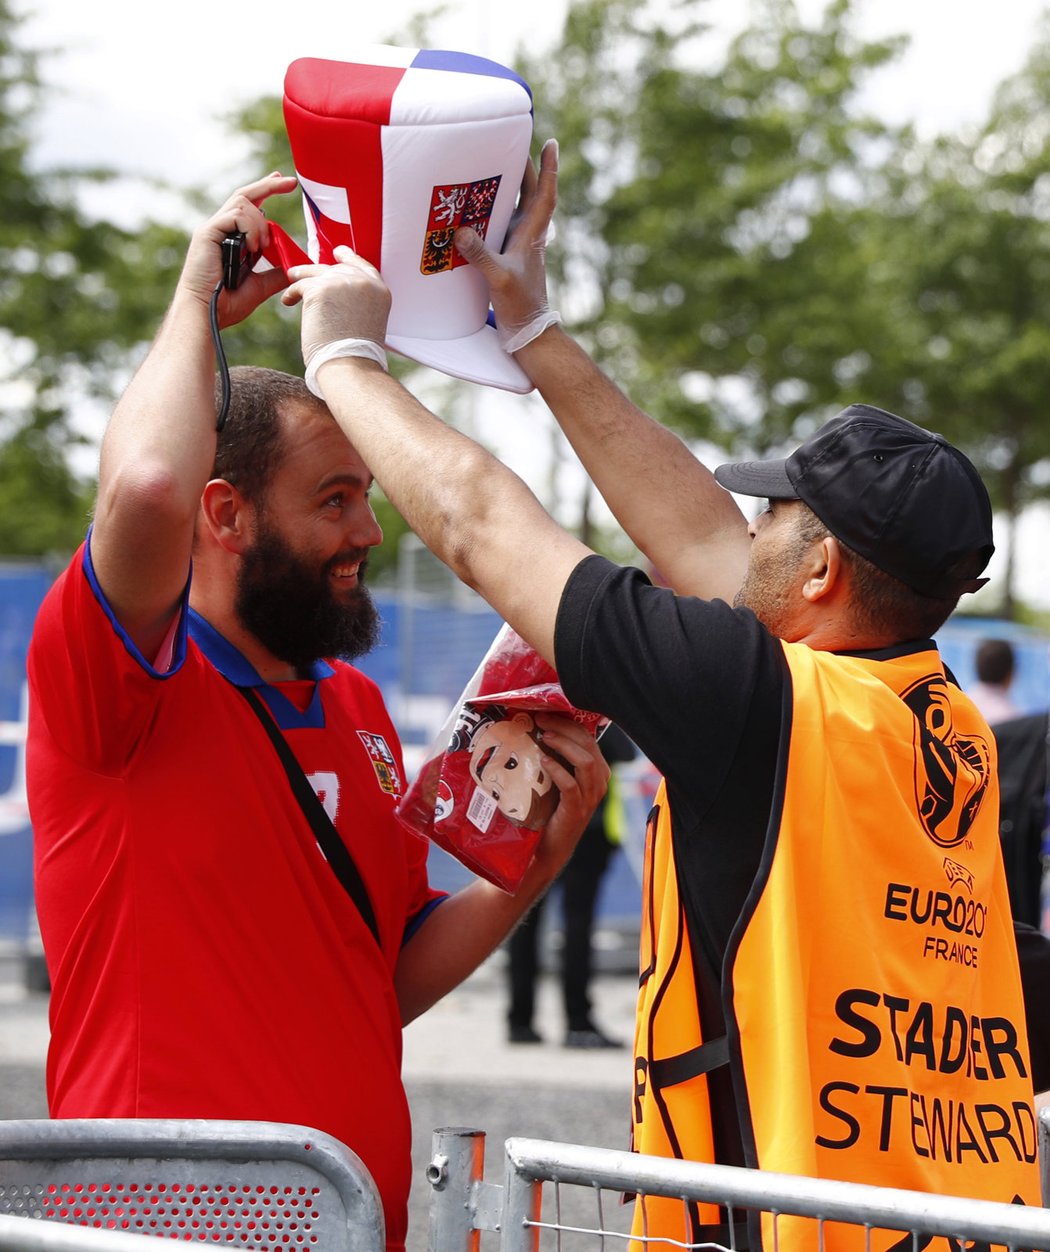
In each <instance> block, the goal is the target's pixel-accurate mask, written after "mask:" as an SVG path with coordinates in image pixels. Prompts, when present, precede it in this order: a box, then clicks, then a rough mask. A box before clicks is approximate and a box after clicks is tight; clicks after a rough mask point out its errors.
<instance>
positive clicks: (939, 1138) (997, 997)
mask: <svg viewBox="0 0 1050 1252" xmlns="http://www.w3.org/2000/svg"><path fill="white" fill-rule="evenodd" d="M783 649H784V653H785V656H786V659H787V664H788V671H789V674H790V699H789V701H788V704H787V708H788V710H789V711H788V712H786V713H785V718H786V720H787V725H786V731H785V733H786V735H787V749H788V750H787V753H786V759H785V757H784V754H783V752H782V760H781V764H780V767H779V770H780V774H779V777H778V780H777V787H776V789H775V797H776V798H775V800H774V812H773V813H772V815H771V820H770V825H769V830H768V832H767V837H766V844H765V849H764V853H763V858H762V864H761V866H760V868H759V870H758V873H757V875H756V877H755V880H754V882H753V884H752V889H751V892H750V894H749V896H748V902H747V905H746V906H745V908H744V910H743V912H742V914H741V917H740V918H739V919H738V921H737V924H736V927H735V929H734V932H733V936H732V938H731V940H730V944H729V951H728V952H727V954H726V958H725V962H724V967H723V971H722V1000H723V1006H724V1010H725V1018H726V1022H727V1027H728V1029H727V1037H726V1038H725V1039H718V1040H706V1041H705V1040H704V1038H703V1035H702V1031H701V1028H700V1021H699V1013H698V1009H697V1000H696V996H697V992H696V983H695V979H694V970H693V962H692V954H691V951H690V946H689V938H688V936H689V928H688V924H687V919H686V916H685V913H684V910H683V907H682V905H681V903H680V899H679V892H678V886H677V881H676V873H677V870H676V866H675V861H674V852H673V846H672V838H671V815H670V812H669V810H668V805H667V795H666V788H665V786H664V785H663V784H662V785H661V787H660V790H659V792H658V794H657V797H656V802H655V805H654V808H653V812H652V814H651V815H650V821H649V827H648V831H647V840H646V857H645V865H646V872H645V878H644V883H643V917H642V932H641V983H640V991H639V1001H638V1020H637V1029H636V1037H635V1056H636V1058H637V1059H636V1062H635V1066H636V1071H635V1079H636V1084H635V1100H634V1127H633V1146H634V1147H635V1149H636V1150H637V1151H639V1152H644V1153H653V1154H656V1155H662V1156H670V1157H679V1158H683V1159H687V1160H698V1161H713V1160H714V1155H713V1136H712V1129H711V1115H710V1108H709V1104H708V1092H707V1078H706V1076H705V1074H706V1072H708V1071H709V1070H710V1069H711V1068H712V1065H713V1064H718V1063H719V1061H720V1059H721V1057H720V1056H719V1051H720V1050H722V1051H723V1052H724V1053H727V1055H728V1060H729V1063H730V1064H731V1066H732V1067H733V1079H734V1089H735V1091H736V1099H737V1110H738V1115H739V1119H740V1128H741V1134H742V1137H743V1141H744V1149H745V1154H746V1156H747V1160H748V1163H749V1164H750V1165H752V1166H754V1167H756V1168H761V1169H764V1170H772V1171H777V1172H781V1173H788V1174H800V1175H805V1176H808V1177H813V1178H835V1179H842V1180H845V1181H854V1182H862V1183H874V1184H880V1185H883V1186H892V1187H903V1188H908V1189H912V1190H917V1191H928V1192H935V1193H940V1194H945V1195H958V1196H971V1197H975V1198H981V1199H992V1200H1000V1201H1008V1202H1009V1201H1015V1202H1021V1203H1024V1204H1030V1205H1038V1204H1039V1203H1040V1202H1041V1200H1040V1186H1039V1173H1038V1166H1037V1163H1036V1123H1035V1115H1034V1111H1033V1091H1032V1082H1031V1068H1030V1063H1029V1056H1028V1043H1027V1034H1026V1028H1025V1016H1024V1004H1023V1000H1022V996H1021V982H1020V973H1019V969H1018V963H1017V950H1016V943H1015V940H1014V935H1013V923H1012V918H1011V912H1010V905H1009V899H1008V895H1007V887H1006V879H1005V874H1004V871H1003V866H1002V856H1001V851H1000V845H999V835H998V785H997V781H996V761H995V745H994V740H993V737H992V735H991V733H990V731H989V730H988V727H987V725H986V723H985V722H984V721H983V719H982V718H981V716H980V714H979V713H978V712H977V711H976V709H975V708H974V706H973V704H972V703H971V702H970V701H969V700H968V699H967V698H966V697H965V696H963V695H962V694H961V692H959V691H958V689H957V688H955V687H954V686H953V685H952V684H951V683H950V682H949V681H948V680H947V679H946V678H945V674H944V670H943V667H942V664H941V661H940V657H939V656H938V654H937V652H936V650H934V649H929V650H923V651H918V652H911V653H909V654H905V655H901V656H898V657H895V658H893V659H890V660H872V659H869V658H864V657H850V656H842V655H835V654H832V653H827V652H817V651H814V650H813V649H811V648H808V647H806V646H805V645H801V644H784V645H783ZM709 1054H713V1055H709ZM642 1210H643V1205H642V1204H641V1203H639V1204H638V1206H636V1213H635V1223H634V1233H635V1235H639V1236H640V1235H642V1234H646V1235H648V1236H649V1237H654V1236H663V1237H666V1238H670V1239H675V1240H679V1241H681V1240H686V1241H688V1240H689V1239H692V1238H694V1237H695V1234H696V1229H697V1226H698V1224H703V1225H714V1224H716V1223H717V1222H718V1221H719V1212H718V1209H717V1207H715V1206H712V1205H700V1206H683V1204H682V1203H681V1202H680V1201H677V1200H675V1201H671V1200H662V1199H658V1198H657V1199H654V1198H648V1199H647V1200H646V1201H645V1204H644V1213H643V1211H642ZM771 1220H772V1219H770V1218H769V1217H768V1216H767V1217H764V1218H763V1221H762V1239H763V1242H764V1244H765V1246H766V1247H767V1248H770V1249H771V1248H773V1247H774V1241H773V1234H772V1231H773V1227H772V1224H771ZM832 1232H833V1233H832ZM814 1233H815V1232H814V1226H813V1223H812V1222H811V1221H809V1220H808V1219H801V1218H795V1219H787V1218H780V1219H779V1221H778V1225H777V1231H776V1246H777V1247H778V1248H779V1249H780V1250H781V1252H784V1250H785V1249H789V1250H790V1249H792V1248H794V1247H798V1248H803V1247H805V1248H809V1247H812V1246H813V1240H814ZM875 1233H876V1236H878V1235H879V1232H875ZM757 1234H758V1231H757V1230H755V1229H754V1227H753V1233H752V1247H754V1246H756V1244H755V1239H756V1236H757ZM824 1235H825V1245H826V1246H831V1247H832V1248H833V1249H835V1250H836V1252H838V1249H846V1248H849V1249H854V1248H857V1249H859V1248H863V1247H865V1246H866V1245H865V1243H864V1232H863V1230H858V1229H853V1228H846V1227H842V1226H835V1227H830V1226H829V1227H826V1228H825V1231H824ZM899 1239H900V1235H899V1234H891V1233H890V1232H881V1238H880V1237H876V1238H874V1239H873V1241H872V1243H871V1245H870V1246H872V1247H874V1248H889V1247H891V1246H893V1245H894V1244H895V1243H897V1242H898V1240H899Z"/></svg>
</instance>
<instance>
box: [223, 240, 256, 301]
mask: <svg viewBox="0 0 1050 1252" xmlns="http://www.w3.org/2000/svg"><path fill="white" fill-rule="evenodd" d="M254 263H255V258H254V257H250V256H249V254H248V238H247V236H246V235H245V233H244V231H242V230H238V231H235V232H234V233H233V234H232V235H227V236H226V238H225V239H224V240H223V241H222V285H223V286H224V287H225V288H226V290H227V291H234V290H236V289H237V288H238V287H239V286H240V285H241V283H242V282H243V281H244V279H245V278H246V277H247V276H248V274H250V273H251V268H252V265H253V264H254Z"/></svg>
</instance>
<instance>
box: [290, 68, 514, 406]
mask: <svg viewBox="0 0 1050 1252" xmlns="http://www.w3.org/2000/svg"><path fill="white" fill-rule="evenodd" d="M284 117H285V125H286V127H287V130H288V139H289V142H290V144H291V149H292V158H293V160H294V162H295V170H296V174H297V175H298V178H299V183H300V186H301V187H302V191H303V208H304V211H305V215H306V227H307V237H308V246H307V251H308V254H309V255H308V256H304V255H302V250H301V249H300V248H299V247H298V245H296V244H295V243H294V241H291V240H290V239H289V238H288V236H287V235H285V234H284V232H282V231H280V230H279V228H275V230H274V236H275V237H274V241H273V243H272V244H271V246H270V248H268V249H267V251H266V258H267V260H268V261H270V262H271V263H272V264H275V265H279V266H280V267H281V268H284V269H287V268H288V266H289V265H290V264H296V263H298V262H299V261H303V260H309V261H314V262H321V263H322V264H330V263H331V262H332V260H333V256H332V251H333V249H334V248H336V247H338V246H339V245H340V244H346V245H349V246H350V247H351V248H353V250H354V251H355V252H356V253H358V255H359V256H362V257H364V259H365V260H366V261H369V262H371V264H372V265H374V266H375V267H376V269H378V270H379V272H380V273H381V274H382V276H383V280H384V281H385V282H386V284H387V286H388V287H389V288H390V292H391V297H392V303H391V309H390V320H389V323H388V334H387V343H386V346H387V347H388V348H390V349H392V350H393V351H395V352H399V353H401V354H402V355H403V356H406V357H409V358H410V359H412V360H415V361H419V362H422V363H423V364H425V365H431V366H433V367H434V368H435V369H438V370H441V371H443V372H444V373H447V374H451V375H452V376H453V377H456V378H464V379H467V380H468V381H471V382H477V383H484V384H487V385H489V386H493V387H500V388H503V389H504V390H508V391H516V392H520V393H524V392H527V391H530V390H531V388H532V384H531V383H530V382H529V380H528V378H527V377H526V375H525V373H524V372H523V371H522V369H521V367H520V366H519V365H518V364H517V363H516V361H515V360H514V358H513V357H512V356H511V355H510V354H508V353H506V352H504V351H503V349H502V348H501V347H500V345H499V342H498V340H497V337H496V330H495V326H494V325H493V324H491V322H490V307H489V293H488V286H487V284H486V283H485V280H484V279H483V278H482V277H481V275H480V274H479V273H478V272H477V271H476V270H475V269H473V268H472V267H471V266H469V265H468V264H467V263H466V262H465V261H464V260H463V258H462V257H461V256H460V255H459V254H458V253H457V252H456V250H455V248H454V247H453V244H452V237H453V235H454V233H455V231H456V230H457V228H458V227H460V226H472V227H473V228H474V229H475V230H476V231H477V232H478V234H479V235H481V236H482V237H483V238H484V239H485V240H486V242H487V243H488V244H489V246H490V247H493V248H494V249H496V250H497V251H498V250H499V249H500V248H501V247H502V245H503V241H504V238H505V236H506V234H507V228H508V226H509V224H510V220H511V214H512V213H513V211H514V207H515V205H516V203H517V198H518V192H519V190H520V187H521V180H522V177H523V175H524V173H525V167H526V164H527V162H528V159H529V145H530V143H531V142H532V95H531V93H530V91H529V88H528V86H527V85H526V83H524V82H523V81H522V79H520V78H519V77H518V76H517V74H515V73H514V72H513V71H512V70H510V69H507V68H506V67H505V66H503V65H499V64H497V63H496V62H495V61H488V60H485V59H484V58H482V57H477V56H472V55H470V54H469V53H465V52H442V51H436V50H431V49H420V48H394V47H389V46H386V45H368V46H365V47H362V48H359V49H356V50H355V51H354V53H353V55H352V57H351V59H349V60H347V61H328V60H322V59H319V58H314V57H304V58H301V59H299V60H296V61H293V62H292V64H291V65H290V66H289V67H288V70H287V72H286V74H285V80H284Z"/></svg>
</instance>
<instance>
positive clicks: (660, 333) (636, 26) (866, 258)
mask: <svg viewBox="0 0 1050 1252" xmlns="http://www.w3.org/2000/svg"><path fill="white" fill-rule="evenodd" d="M854 8H855V6H854V5H853V3H852V2H851V0H834V2H833V3H830V4H829V5H828V6H827V8H826V10H825V12H824V14H823V16H822V17H821V18H820V19H819V20H818V21H817V22H815V23H809V24H807V23H805V22H802V21H800V19H799V17H798V14H797V11H796V9H795V7H794V5H793V3H791V0H758V2H757V3H756V4H754V5H753V6H752V11H751V20H750V23H749V25H748V26H747V28H746V29H744V30H743V31H742V32H741V33H740V34H739V35H737V37H736V38H735V39H733V40H732V41H731V42H729V44H728V46H727V47H726V48H725V49H724V51H723V50H720V49H718V48H717V47H716V46H715V45H714V42H713V32H712V31H711V30H709V29H707V28H706V27H705V26H704V24H703V22H702V18H703V15H704V11H705V5H704V3H703V0H682V2H680V3H678V4H677V5H671V6H667V5H664V6H661V9H660V13H661V14H662V16H661V17H660V18H659V19H657V17H656V16H655V14H654V11H653V9H652V8H651V7H647V6H646V5H644V4H631V3H626V2H625V0H576V2H575V3H573V4H572V6H571V8H570V11H569V15H568V20H567V22H566V27H565V32H564V38H563V41H562V44H561V47H560V48H559V49H558V50H557V52H556V53H555V55H554V56H553V57H551V58H547V59H545V60H540V59H535V60H532V61H526V62H524V68H525V71H526V75H527V77H528V78H529V81H530V82H531V83H532V85H533V88H534V90H535V93H536V98H537V126H538V130H540V133H541V134H553V135H557V136H558V137H559V138H560V140H561V147H562V160H561V175H560V200H559V210H558V217H557V222H558V238H557V241H556V243H555V244H554V245H553V248H552V254H553V261H552V272H553V273H555V274H556V276H557V279H558V282H559V288H560V289H559V292H558V298H559V299H560V300H561V302H562V303H563V304H564V305H566V306H571V308H572V313H573V316H572V317H571V319H570V321H571V325H572V328H573V329H574V330H575V331H576V332H577V333H579V334H581V336H582V337H584V338H585V339H587V340H588V341H589V344H590V346H591V348H592V351H593V352H594V354H595V356H596V357H597V358H598V359H599V360H601V361H602V363H603V365H604V367H605V368H606V369H607V370H608V371H609V372H610V373H612V374H613V375H614V376H616V377H617V379H618V381H620V383H621V384H622V385H623V386H624V387H625V388H626V389H627V390H628V391H629V392H630V393H631V394H632V395H633V396H634V397H635V398H636V399H637V400H638V401H639V403H640V404H642V406H643V407H645V408H646V409H647V410H648V411H649V412H650V413H652V414H653V415H654V416H655V417H657V418H658V419H659V420H661V421H664V422H665V423H667V424H668V425H672V426H675V427H676V428H678V429H679V430H680V431H681V432H682V433H683V434H684V435H685V436H686V437H690V438H694V439H698V440H703V441H706V442H708V443H711V444H714V445H715V446H716V447H717V448H719V449H721V450H723V451H724V452H726V453H728V454H731V455H733V454H741V453H764V452H766V451H768V450H769V449H771V448H780V447H783V446H785V445H787V444H790V443H792V442H794V441H795V440H797V439H798V438H800V437H803V436H804V435H805V434H807V433H808V432H809V431H810V430H812V429H813V428H814V427H815V426H816V425H818V424H819V423H820V422H821V421H823V420H824V419H826V418H827V417H828V416H829V415H830V414H831V413H833V412H835V411H836V410H838V409H839V408H841V407H843V406H845V405H846V404H849V403H851V402H854V401H858V400H864V401H867V402H870V403H875V404H881V405H883V406H885V407H887V408H891V409H894V410H895V411H897V412H901V413H903V414H905V415H907V416H910V417H912V418H913V419H914V420H916V421H919V422H922V423H925V424H927V425H929V426H931V427H932V428H933V429H937V430H939V431H941V432H942V433H943V434H944V435H945V436H946V437H948V438H949V439H952V440H953V441H955V442H957V443H959V444H960V445H961V446H962V447H964V448H965V449H966V450H967V451H968V452H969V453H970V455H971V456H972V457H973V458H974V460H975V461H976V462H977V463H978V465H979V466H980V468H981V469H982V471H983V472H984V474H985V476H986V479H987V481H988V483H989V487H990V490H991V492H992V496H993V501H994V503H995V505H996V507H997V509H998V510H1000V514H1001V517H1004V518H1005V520H1006V523H1007V524H1006V527H1005V528H1002V527H1000V533H999V536H998V538H999V542H1000V546H1005V547H1007V548H1008V549H1009V547H1010V538H1011V531H1012V529H1013V523H1014V521H1015V520H1016V518H1017V516H1018V514H1019V512H1020V511H1021V510H1022V509H1023V508H1024V507H1025V506H1026V505H1027V504H1028V503H1030V502H1031V501H1032V500H1034V499H1037V498H1043V497H1045V496H1046V495H1047V494H1050V423H1047V422H1046V421H1045V420H1043V419H1042V397H1043V396H1045V395H1046V394H1048V388H1047V384H1048V382H1050V379H1048V378H1047V373H1048V371H1050V352H1048V351H1047V349H1048V347H1050V344H1048V338H1050V330H1048V327H1050V308H1048V307H1047V302H1048V301H1050V294H1047V293H1048V292H1050V288H1048V285H1047V283H1046V281H1045V279H1046V271H1047V268H1048V266H1050V224H1048V222H1047V220H1046V219H1047V211H1046V205H1047V188H1048V187H1050V169H1048V161H1050V146H1048V140H1050V125H1048V124H1047V122H1046V120H1045V109H1044V108H1043V105H1042V102H1043V101H1045V99H1046V93H1047V91H1048V90H1050V25H1048V26H1047V28H1046V29H1045V30H1044V32H1043V37H1042V39H1041V40H1040V41H1039V43H1038V45H1037V46H1036V47H1035V49H1034V50H1033V52H1032V54H1031V58H1030V60H1029V63H1028V65H1027V66H1026V67H1025V68H1024V70H1023V71H1022V72H1021V73H1020V74H1019V75H1017V76H1016V77H1015V78H1013V79H1011V80H1009V81H1008V82H1006V83H1005V84H1003V86H1002V87H1001V89H1000V91H999V93H998V96H997V99H996V101H995V104H994V107H993V109H992V111H991V114H990V116H989V119H988V121H987V123H986V124H985V125H984V126H983V127H982V128H980V130H979V131H978V132H977V133H975V134H972V135H966V134H964V135H951V136H941V137H938V138H937V139H935V140H933V141H931V142H920V141H919V139H918V138H917V137H916V135H915V133H914V132H913V130H912V129H911V128H910V127H905V128H902V129H899V130H897V129H892V128H889V127H887V126H886V125H884V124H882V123H881V122H879V121H878V120H877V119H874V118H872V117H866V116H864V115H863V114H862V113H861V111H860V110H859V108H858V104H857V97H858V93H859V91H860V89H861V88H862V87H863V86H864V84H865V82H866V81H867V78H868V76H869V75H870V74H871V73H872V72H873V71H874V70H876V69H878V68H879V67H881V66H884V65H886V64H887V63H888V62H890V61H891V60H892V59H893V58H894V57H895V56H896V55H897V54H898V53H899V51H900V50H901V49H902V47H903V40H902V39H889V40H883V41H877V42H871V43H864V42H862V41H860V40H859V39H858V38H857V37H856V35H855V34H854V33H853V31H854V25H855V16H854ZM1004 582H1005V594H1004V604H1003V610H1004V611H1005V612H1006V613H1007V614H1012V613H1013V610H1014V607H1015V606H1014V597H1013V590H1012V588H1013V568H1012V562H1011V561H1008V570H1007V575H1006V578H1005V580H1004Z"/></svg>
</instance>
